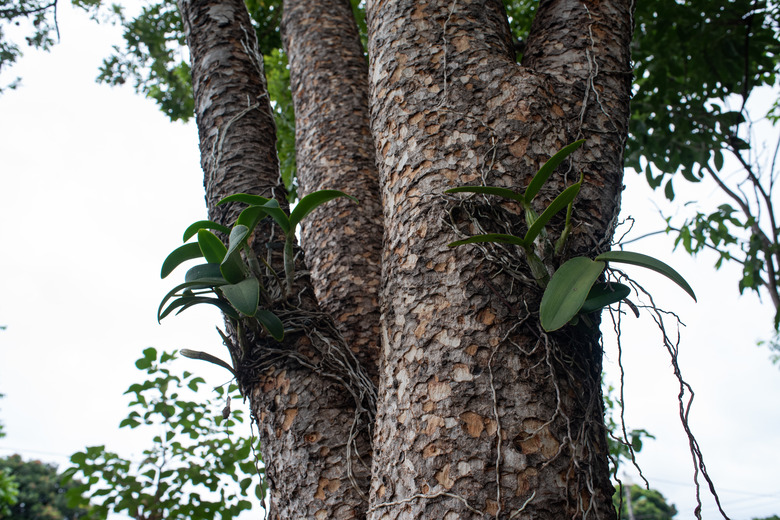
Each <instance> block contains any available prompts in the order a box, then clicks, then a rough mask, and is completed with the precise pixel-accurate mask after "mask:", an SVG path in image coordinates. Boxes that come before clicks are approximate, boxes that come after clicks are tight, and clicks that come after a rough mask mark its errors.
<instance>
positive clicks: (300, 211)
mask: <svg viewBox="0 0 780 520" xmlns="http://www.w3.org/2000/svg"><path fill="white" fill-rule="evenodd" d="M339 197H347V198H348V199H350V200H353V201H355V202H357V201H358V200H357V199H356V198H355V197H353V196H352V195H347V194H346V193H344V192H343V191H339V190H319V191H315V192H314V193H309V194H308V195H306V196H305V197H303V198H302V199H301V200H300V201H298V205H297V206H295V209H294V210H293V211H292V213H290V228H291V229H293V230H294V229H295V227H296V226H297V225H298V224H300V223H301V221H302V220H303V219H304V218H305V217H306V215H308V214H309V213H311V212H312V211H313V210H314V209H315V208H316V207H317V206H320V205H322V204H324V203H326V202H328V201H329V200H333V199H337V198H339ZM285 233H287V231H285Z"/></svg>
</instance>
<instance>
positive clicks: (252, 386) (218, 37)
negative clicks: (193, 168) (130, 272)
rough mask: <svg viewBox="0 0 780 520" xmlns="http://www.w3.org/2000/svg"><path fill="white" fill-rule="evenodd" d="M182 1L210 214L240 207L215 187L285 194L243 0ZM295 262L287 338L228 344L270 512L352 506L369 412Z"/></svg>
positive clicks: (227, 219) (301, 514) (263, 234)
mask: <svg viewBox="0 0 780 520" xmlns="http://www.w3.org/2000/svg"><path fill="white" fill-rule="evenodd" d="M179 7H180V10H181V13H182V19H183V21H184V26H185V32H186V35H187V41H188V44H189V47H190V53H191V61H192V75H193V88H194V96H195V112H196V118H197V123H198V130H199V134H200V147H201V156H202V166H203V170H204V173H205V186H206V201H207V204H208V207H209V212H210V215H211V218H212V219H214V220H217V221H219V222H222V223H224V224H227V225H230V224H232V222H233V221H234V219H235V216H236V211H237V210H238V209H240V208H237V207H232V208H227V209H225V208H224V207H223V206H215V204H216V202H217V201H219V200H220V199H221V198H222V197H224V196H226V195H229V194H232V193H238V192H246V193H253V194H258V195H263V196H265V197H275V198H277V199H278V200H280V201H283V200H284V195H285V194H284V192H283V189H281V188H280V181H279V172H278V163H277V159H276V155H275V148H274V144H275V139H276V137H275V129H274V123H273V118H272V115H271V110H270V105H269V101H268V95H267V90H266V86H265V79H264V74H263V66H262V56H260V55H259V53H258V51H257V44H256V41H255V35H254V30H253V29H252V27H251V25H250V23H249V17H248V14H247V12H246V7H245V6H244V3H243V2H242V1H241V0H232V1H226V0H209V1H188V0H180V2H179ZM279 240H280V238H279V232H278V230H277V232H276V234H275V235H274V234H272V228H271V227H270V225H268V226H266V227H258V230H257V231H256V233H255V237H254V242H253V244H254V245H255V247H256V248H257V250H258V251H259V252H260V253H261V254H265V253H266V249H265V246H264V245H265V244H268V248H269V250H270V251H272V252H273V251H276V252H278V251H279V250H280V247H279V246H280V242H279ZM272 257H278V254H276V253H274V254H272ZM297 267H298V269H297V272H298V273H301V274H300V275H299V276H297V278H296V287H295V293H296V296H295V297H294V298H292V299H291V300H287V301H280V302H279V303H278V308H276V307H275V308H274V312H276V313H277V314H278V315H279V316H280V317H281V318H282V320H283V321H284V323H285V329H286V334H285V340H284V342H283V343H277V342H275V341H274V340H273V339H271V338H270V337H267V336H266V335H264V334H262V333H260V334H254V335H253V334H247V335H239V337H235V336H234V339H233V343H240V342H241V341H244V340H248V341H249V348H248V349H247V351H246V352H244V353H243V354H242V353H241V352H240V349H237V348H235V347H234V348H233V353H234V355H236V356H237V357H238V364H239V366H238V367H237V368H238V373H239V382H240V383H241V385H242V388H243V391H244V392H245V395H248V397H249V398H250V401H251V407H252V411H253V415H254V417H255V419H256V420H257V423H258V429H259V439H260V443H261V446H262V453H263V460H264V463H265V466H266V475H267V480H268V483H269V491H270V496H271V511H270V515H269V518H272V519H290V518H318V519H322V518H329V519H330V518H338V519H349V518H359V517H362V516H364V511H365V507H366V502H365V498H364V497H363V496H361V492H360V491H359V489H360V488H361V487H362V488H367V478H368V468H365V467H363V466H361V465H360V464H359V463H358V462H356V461H355V460H354V459H355V454H354V453H352V452H350V451H349V450H350V448H351V445H350V443H348V439H349V438H350V435H351V431H352V430H353V429H354V428H356V429H358V430H359V429H361V428H365V427H366V424H365V421H364V423H363V424H355V419H356V417H357V416H356V413H355V401H356V400H358V401H360V400H361V396H360V395H358V396H357V399H355V398H353V396H352V395H351V394H350V393H349V392H348V391H347V390H346V387H349V388H350V389H351V390H353V391H355V392H358V393H359V392H360V391H361V390H363V389H361V388H358V386H359V384H357V383H356V381H358V380H360V378H361V376H362V377H363V378H364V379H365V381H368V379H367V378H366V377H365V375H364V374H360V373H358V372H360V371H359V369H358V367H357V364H356V363H355V360H354V357H353V356H351V355H350V354H349V352H348V351H346V346H345V345H344V343H343V341H341V340H340V336H339V334H338V332H337V331H336V329H335V327H334V325H333V321H332V320H331V319H330V318H329V317H328V316H327V315H325V314H324V313H322V312H320V311H319V308H318V306H317V304H316V301H315V299H314V296H313V290H312V288H311V283H310V280H309V278H308V276H306V275H305V267H304V266H303V264H302V263H301V262H300V260H299V262H298V266H297ZM233 332H234V333H235V332H236V331H233ZM340 367H348V370H351V371H352V373H342V372H339V370H340ZM351 377H352V379H350V378H351ZM337 380H338V381H340V383H337V382H336V381H337ZM365 381H364V382H365ZM369 384H370V381H369ZM364 417H365V414H364ZM363 449H365V446H364V447H363ZM350 455H351V456H352V458H353V460H352V461H351V462H350V461H349V457H350ZM350 470H351V472H352V473H353V475H354V480H355V483H356V484H357V485H356V486H354V485H353V484H352V483H351V481H350V477H349V473H350Z"/></svg>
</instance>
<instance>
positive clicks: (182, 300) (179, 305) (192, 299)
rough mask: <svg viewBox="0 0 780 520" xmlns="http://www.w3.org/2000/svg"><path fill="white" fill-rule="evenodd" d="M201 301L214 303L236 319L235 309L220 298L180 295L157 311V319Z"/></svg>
mask: <svg viewBox="0 0 780 520" xmlns="http://www.w3.org/2000/svg"><path fill="white" fill-rule="evenodd" d="M201 303H206V304H210V305H214V306H216V307H217V308H218V309H219V310H221V311H222V312H223V313H225V314H226V315H228V316H230V317H231V318H235V319H238V313H236V311H235V310H234V309H233V308H232V307H231V306H230V305H228V304H227V303H225V302H223V301H222V300H219V299H217V298H209V297H206V296H181V297H179V298H176V299H175V300H173V301H172V302H171V304H170V305H169V306H168V307H166V308H165V310H162V309H161V310H160V312H158V314H157V321H162V319H163V318H165V317H166V316H168V315H169V314H170V313H171V312H173V311H175V310H176V309H179V312H182V311H184V310H185V309H188V308H190V307H192V306H193V305H198V304H201ZM177 314H178V313H177Z"/></svg>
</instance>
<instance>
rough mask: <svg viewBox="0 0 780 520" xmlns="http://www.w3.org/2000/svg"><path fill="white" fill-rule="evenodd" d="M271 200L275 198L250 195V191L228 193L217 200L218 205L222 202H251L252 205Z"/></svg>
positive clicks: (260, 204) (259, 204)
mask: <svg viewBox="0 0 780 520" xmlns="http://www.w3.org/2000/svg"><path fill="white" fill-rule="evenodd" d="M269 200H273V199H266V198H265V197H261V196H260V195H250V194H248V193H235V194H233V195H228V196H227V197H225V198H224V199H222V200H220V201H219V202H217V206H219V205H220V204H227V203H228V202H243V203H244V204H249V205H250V206H262V205H263V204H265V203H267V202H268V201H269Z"/></svg>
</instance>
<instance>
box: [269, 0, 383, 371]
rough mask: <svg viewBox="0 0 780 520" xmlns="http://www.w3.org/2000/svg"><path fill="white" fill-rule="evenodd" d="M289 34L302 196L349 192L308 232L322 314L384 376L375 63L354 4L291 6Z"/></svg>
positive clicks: (327, 0) (297, 0) (309, 0)
mask: <svg viewBox="0 0 780 520" xmlns="http://www.w3.org/2000/svg"><path fill="white" fill-rule="evenodd" d="M282 36H283V39H284V45H285V50H286V52H287V56H288V59H289V63H290V79H291V84H292V91H293V102H294V106H295V115H296V118H295V138H296V144H297V150H296V152H297V153H296V163H297V166H298V172H297V173H298V181H299V183H300V189H299V192H300V194H301V196H303V195H306V194H308V193H311V192H313V191H317V190H320V189H340V190H343V191H346V192H348V193H350V194H351V195H353V196H355V197H357V198H358V199H359V200H360V204H359V205H358V204H355V203H354V202H352V201H349V200H347V199H340V200H335V201H333V202H332V203H330V204H329V205H327V206H325V207H322V208H320V209H318V210H316V211H315V213H313V214H312V216H311V218H309V219H308V220H307V221H306V222H305V223H304V224H303V226H302V231H301V238H302V247H303V249H304V251H306V260H307V263H308V265H309V267H310V269H311V275H312V280H313V281H314V287H315V290H316V293H317V297H318V299H319V301H320V304H321V305H322V308H323V309H324V310H326V311H327V312H329V313H330V314H331V315H332V316H333V318H334V319H335V320H336V324H337V325H338V327H339V330H340V331H341V333H342V334H343V335H344V338H345V339H346V340H347V343H348V344H349V345H350V347H351V348H352V350H353V352H355V354H356V355H357V356H358V358H359V359H360V360H361V362H362V363H363V365H364V366H365V367H366V369H367V370H368V371H369V372H370V373H371V374H372V375H375V374H376V373H377V370H376V366H377V359H378V352H379V302H378V299H379V297H378V295H379V286H380V282H381V269H380V256H381V248H382V213H381V212H382V209H381V206H380V201H379V181H378V173H377V169H376V165H375V164H374V143H373V140H372V138H371V129H370V128H369V114H368V63H367V61H366V59H365V57H364V56H363V47H362V44H361V43H360V38H359V35H358V30H357V26H356V25H355V21H354V18H353V16H352V8H351V6H350V3H349V0H287V1H285V3H284V13H283V18H282Z"/></svg>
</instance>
